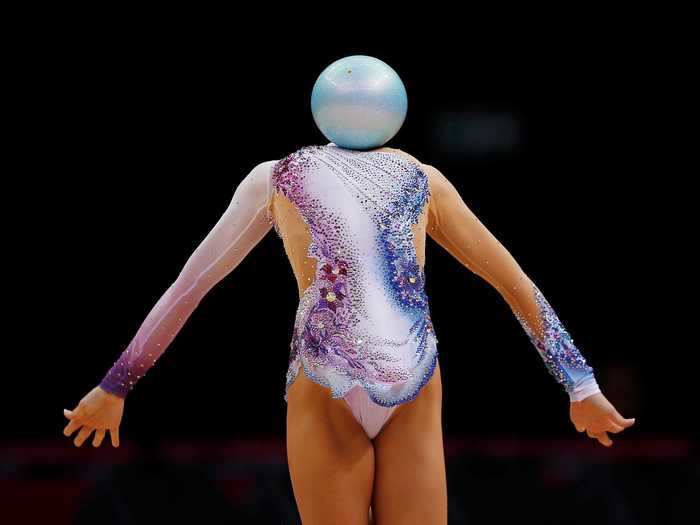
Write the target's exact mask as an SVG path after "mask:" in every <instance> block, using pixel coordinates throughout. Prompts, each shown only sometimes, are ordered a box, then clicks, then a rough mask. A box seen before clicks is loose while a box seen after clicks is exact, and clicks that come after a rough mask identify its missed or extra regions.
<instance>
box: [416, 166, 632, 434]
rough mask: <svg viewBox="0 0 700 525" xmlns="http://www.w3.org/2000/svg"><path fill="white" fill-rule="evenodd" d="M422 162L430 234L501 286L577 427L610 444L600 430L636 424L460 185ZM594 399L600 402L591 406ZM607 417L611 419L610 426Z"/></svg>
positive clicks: (468, 264)
mask: <svg viewBox="0 0 700 525" xmlns="http://www.w3.org/2000/svg"><path fill="white" fill-rule="evenodd" d="M422 166H423V169H424V171H425V172H426V174H427V175H428V180H429V183H430V190H431V200H430V203H429V214H428V227H427V233H428V234H429V235H430V237H431V238H432V239H434V240H435V241H436V242H437V243H438V244H439V245H440V246H442V247H443V248H444V249H445V250H447V251H448V252H449V253H450V254H451V255H452V256H453V257H455V258H456V259H457V260H458V261H459V262H460V263H462V264H463V265H464V266H466V267H467V268H469V269H470V270H471V271H473V272H474V273H475V274H477V275H479V276H480V277H482V278H483V279H485V280H486V281H487V282H488V283H489V284H491V285H492V286H493V287H494V288H496V290H498V292H499V293H500V294H501V296H502V297H503V298H504V299H505V301H506V302H507V303H508V305H509V306H510V308H511V310H512V311H513V313H514V315H515V316H516V318H517V319H518V321H519V322H520V324H521V325H522V327H523V329H524V330H525V332H526V333H527V335H528V337H529V338H530V340H531V342H532V344H533V345H534V346H535V348H536V349H537V351H538V353H539V355H540V357H541V358H542V359H543V360H544V363H545V365H546V367H547V369H548V371H549V373H550V374H551V375H552V376H554V378H555V379H556V381H557V382H558V383H560V384H561V385H562V386H563V387H564V390H565V391H566V392H567V393H568V395H569V400H570V402H571V406H572V407H573V408H572V420H573V421H574V424H575V425H576V427H577V430H579V431H580V432H581V431H583V430H590V431H591V432H593V433H595V436H591V437H599V439H600V440H601V443H603V444H604V445H607V444H608V441H609V439H608V438H607V436H602V435H601V434H600V432H603V431H604V430H610V431H620V430H622V427H623V426H625V425H626V426H629V425H631V424H632V423H631V422H630V421H632V420H625V419H624V418H622V416H620V415H619V414H618V413H617V411H615V409H614V407H612V405H610V404H609V402H607V400H605V397H604V396H603V395H602V393H601V392H600V388H599V386H598V384H597V382H596V378H595V374H594V371H593V368H592V367H591V366H589V364H588V363H587V362H586V359H585V358H584V356H583V355H582V354H581V353H580V352H579V350H578V349H577V348H576V346H575V345H574V342H573V339H572V338H571V336H570V335H569V334H568V332H567V331H566V329H565V328H564V326H563V325H562V323H561V322H560V321H559V319H558V317H557V315H556V313H555V312H554V310H553V309H552V307H551V306H550V305H549V303H548V302H547V300H546V299H545V298H544V296H543V295H542V293H541V291H540V290H539V289H538V287H537V286H536V285H535V284H534V283H533V282H532V280H531V279H530V278H529V277H528V276H527V275H526V274H525V272H524V271H523V270H522V268H521V267H520V265H519V264H518V263H517V262H516V260H515V259H514V258H513V256H512V255H511V254H510V253H509V252H508V250H506V248H505V247H504V246H503V245H502V244H501V243H500V242H499V241H498V240H497V239H496V238H495V237H494V236H493V234H491V232H490V231H489V230H488V229H487V228H486V227H485V226H484V225H483V224H482V223H481V221H480V220H479V219H478V218H477V217H476V216H475V215H474V213H472V211H471V210H470V209H469V208H468V207H467V205H466V203H465V202H464V200H463V199H462V198H461V196H460V194H459V193H458V191H457V189H456V188H455V186H454V185H453V184H452V183H451V182H450V181H449V180H448V179H447V178H446V177H445V176H444V175H443V174H442V173H441V172H440V171H439V170H437V169H436V168H434V167H433V166H430V165H426V164H423V165H422ZM596 394H599V395H597V396H596ZM589 398H590V403H586V407H585V408H584V410H586V411H587V412H586V414H585V417H583V416H582V417H579V416H580V414H578V413H576V411H578V410H580V406H581V405H582V404H583V403H581V402H582V401H584V400H586V399H589ZM594 404H596V406H595V407H593V408H592V409H590V410H589V408H590V405H594ZM618 416H619V417H618ZM608 420H612V421H611V424H610V425H608ZM615 421H616V422H617V423H615V424H614V426H613V424H612V422H615ZM606 425H607V426H606ZM589 435H590V434H589ZM601 436H602V437H601Z"/></svg>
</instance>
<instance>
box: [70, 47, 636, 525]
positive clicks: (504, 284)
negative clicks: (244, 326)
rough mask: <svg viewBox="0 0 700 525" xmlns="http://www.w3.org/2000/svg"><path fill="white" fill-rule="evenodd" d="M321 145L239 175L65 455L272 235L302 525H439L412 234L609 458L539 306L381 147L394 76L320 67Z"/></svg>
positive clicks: (392, 119) (397, 115)
mask: <svg viewBox="0 0 700 525" xmlns="http://www.w3.org/2000/svg"><path fill="white" fill-rule="evenodd" d="M311 101H312V104H311V106H312V111H313V115H314V119H315V121H316V123H317V125H318V126H319V128H320V129H321V131H322V133H323V134H324V135H325V137H326V138H328V139H329V140H331V142H330V143H328V144H325V145H311V146H306V147H303V148H301V149H299V150H297V151H295V152H293V153H291V154H289V155H288V156H286V157H284V158H282V159H278V160H271V161H267V162H262V163H260V164H258V165H257V166H255V167H254V168H253V169H252V170H251V171H250V172H249V173H248V174H247V175H246V176H245V177H244V178H243V180H242V181H241V182H240V184H239V185H238V186H237V188H236V190H235V192H234V193H233V198H232V200H231V202H230V204H229V205H228V207H227V209H226V210H225V212H224V213H223V215H222V216H221V218H220V219H219V221H218V222H217V223H216V224H215V225H214V227H213V229H212V230H211V231H210V232H209V233H208V235H207V236H206V238H205V239H204V240H203V241H202V242H201V244H200V245H199V246H198V247H197V248H196V249H195V250H194V252H193V253H192V255H191V256H190V258H189V259H188V261H187V263H186V264H185V266H184V268H183V269H182V271H181V272H180V274H179V276H178V277H177V279H176V280H175V281H174V282H173V283H172V285H171V286H170V287H169V288H168V289H167V291H166V292H165V293H164V294H163V295H162V297H161V298H160V299H159V300H158V301H157V303H156V304H155V306H154V307H153V308H152V310H151V311H150V313H149V314H148V316H147V317H146V319H145V320H144V322H143V324H142V325H141V327H140V328H139V330H138V331H137V333H136V335H135V336H134V338H133V340H132V341H131V343H130V344H129V345H128V347H127V348H126V349H125V350H124V351H123V352H122V354H121V355H120V357H119V359H118V360H117V361H116V362H115V363H114V365H113V366H112V367H111V369H110V370H109V371H108V372H107V374H106V375H105V376H104V377H103V379H102V380H101V382H100V383H99V384H98V386H96V387H95V388H93V389H92V390H91V391H90V392H88V393H87V394H86V395H85V396H84V397H83V398H82V399H81V400H80V402H79V404H78V405H77V407H76V408H75V409H73V410H64V414H65V416H66V418H68V419H69V422H68V424H67V426H66V427H65V429H64V434H65V435H66V436H71V435H72V434H73V433H74V432H75V431H76V430H79V432H78V434H77V436H76V437H75V439H74V444H75V445H76V446H81V445H82V444H83V442H85V441H86V440H87V439H88V438H89V437H90V436H91V434H92V433H93V432H94V437H93V441H92V443H93V445H94V446H100V444H101V443H102V441H103V439H104V437H105V435H106V432H107V431H109V433H110V437H111V442H112V445H113V446H115V447H116V446H119V425H120V423H121V419H122V415H123V410H124V401H125V398H126V397H127V394H128V393H129V392H130V391H131V390H132V389H133V387H134V385H135V384H136V383H137V382H138V381H139V380H140V379H141V378H142V377H143V376H144V374H145V373H146V372H147V371H148V370H149V369H150V368H151V367H152V366H153V364H154V363H155V361H156V360H157V359H158V358H159V357H160V356H161V355H162V354H163V352H164V351H165V350H166V348H167V347H168V346H169V344H170V343H171V341H172V340H173V339H174V337H175V336H176V334H177V333H178V332H179V330H180V329H181V328H182V326H183V325H184V324H185V322H186V321H187V319H188V318H189V316H190V315H191V314H192V312H193V311H194V309H195V308H196V307H197V306H198V304H199V303H200V301H201V300H202V299H203V298H204V296H205V295H206V294H207V293H208V292H209V290H211V288H212V287H213V286H215V285H216V284H217V283H218V282H219V281H221V280H222V279H223V278H224V277H225V276H227V275H228V274H229V273H231V272H232V271H233V270H234V269H235V268H236V267H237V266H238V265H239V264H240V262H241V261H242V260H243V259H244V258H245V257H246V256H247V255H248V253H249V252H250V251H251V250H252V249H253V248H254V247H255V246H256V245H257V244H258V243H259V242H260V240H262V239H263V237H265V236H266V235H267V233H268V232H270V231H271V230H273V229H274V231H275V232H276V234H277V235H278V236H279V237H280V238H281V239H282V243H283V247H284V250H285V252H286V256H287V258H288V260H289V262H290V264H291V266H292V270H293V273H294V276H295V278H296V281H297V285H298V290H299V306H298V308H297V312H296V318H295V321H294V326H293V331H292V337H291V342H290V347H289V366H288V369H287V375H286V387H285V391H284V400H285V401H286V405H287V428H286V430H287V435H286V445H287V456H288V463H289V472H290V476H291V481H292V487H293V491H294V496H295V499H296V502H297V506H298V509H299V513H300V516H301V518H302V521H303V523H304V524H305V525H314V524H323V525H326V524H329V523H336V524H367V523H372V522H376V523H380V524H397V525H399V524H400V525H407V524H412V523H416V524H421V525H427V524H443V525H444V524H446V523H447V486H446V475H445V460H444V452H443V437H442V414H441V412H442V384H441V378H440V366H439V362H438V348H437V342H438V339H437V336H436V333H435V328H434V326H433V323H432V320H431V316H430V308H429V301H428V297H427V295H426V292H425V281H426V274H425V271H424V267H425V240H426V234H428V235H430V237H431V238H432V239H433V240H435V241H436V242H437V243H438V244H439V245H440V246H442V247H443V248H444V249H445V250H447V251H448V252H449V253H450V254H451V255H452V256H453V257H454V258H455V259H456V260H457V261H459V262H460V263H461V264H462V265H464V266H465V267H467V268H468V269H469V270H471V271H472V272H474V273H476V274H477V275H479V276H480V277H482V278H483V279H485V280H486V281H487V282H488V283H490V284H491V285H492V286H493V287H494V288H495V289H496V290H497V291H498V292H499V293H500V294H501V295H502V297H503V299H504V300H505V301H506V302H507V304H508V305H509V306H510V308H511V309H512V311H513V314H514V315H515V317H516V318H517V319H518V321H519V323H520V324H521V325H522V327H523V329H524V330H525V332H526V333H527V335H528V337H529V338H530V340H531V341H532V344H533V345H534V346H535V348H536V349H537V352H538V354H539V355H540V357H541V358H542V360H543V361H544V364H545V365H546V367H547V369H548V371H549V372H550V373H551V375H552V376H553V377H554V378H555V380H556V381H557V382H558V383H560V384H561V385H562V387H563V388H564V390H565V392H566V393H567V394H568V396H569V399H570V418H571V421H572V423H573V424H574V427H575V428H576V430H577V431H579V432H584V431H585V432H586V434H587V435H588V436H589V437H591V438H594V439H597V440H598V441H599V442H600V443H601V444H603V445H605V446H611V445H612V440H611V439H610V437H609V436H608V432H611V433H618V432H621V431H622V430H623V429H625V428H627V427H630V426H631V425H632V424H633V423H634V419H633V418H624V417H622V416H621V415H620V413H619V412H618V411H617V410H616V409H615V407H614V406H613V405H612V404H611V403H610V402H609V401H608V400H607V399H606V398H605V396H604V395H603V393H602V392H601V390H600V388H599V386H598V384H597V382H596V378H595V375H594V370H593V368H592V367H591V366H590V365H589V364H588V363H587V362H586V360H585V358H584V357H583V356H582V354H581V353H580V352H579V350H578V349H577V348H576V346H575V345H574V343H573V340H572V339H571V337H570V335H569V334H568V332H567V331H566V329H565V328H564V326H563V325H562V323H561V322H560V320H559V319H558V317H557V315H556V314H555V312H554V310H553V309H552V307H551V306H550V304H549V303H548V302H547V300H546V299H545V297H544V296H543V294H542V292H541V291H540V290H539V289H538V287H537V286H536V285H535V284H534V283H533V281H532V280H531V279H530V278H529V277H528V276H527V275H526V274H525V273H524V272H523V270H522V269H521V268H520V266H519V265H518V263H517V262H516V261H515V260H514V259H513V257H512V256H511V254H510V253H509V252H508V251H507V250H506V248H505V247H504V246H503V245H502V244H501V243H500V242H499V241H498V240H497V239H496V238H495V237H494V236H493V235H492V233H491V232H490V231H489V230H488V229H487V228H486V227H485V226H484V225H483V224H482V223H481V222H480V221H479V219H478V218H477V217H476V216H475V215H474V213H472V211H471V210H470V209H469V208H468V207H467V205H466V203H465V202H464V201H463V199H462V198H461V196H460V194H459V193H458V191H457V189H456V188H455V186H454V185H453V184H452V183H451V182H450V181H449V180H448V179H447V177H446V176H445V175H443V174H442V173H441V172H440V171H439V170H438V169H437V168H435V167H433V166H431V165H428V164H424V163H422V162H420V160H418V159H417V158H415V157H413V156H412V155H409V154H408V153H405V152H404V151H402V150H399V149H393V148H389V147H385V146H384V144H386V143H387V142H388V141H389V140H390V139H391V138H392V137H393V136H394V135H395V134H396V133H397V132H398V130H399V128H400V127H401V125H402V124H403V121H404V119H405V114H406V107H407V103H406V92H405V88H404V85H403V83H402V82H401V79H400V78H399V77H398V75H397V74H396V72H395V71H394V70H393V69H392V68H390V67H389V66H388V65H387V64H385V63H384V62H382V61H380V60H377V59H375V58H372V57H367V56H362V55H355V56H351V57H345V58H343V59H341V60H338V61H336V62H334V63H333V64H331V65H330V66H328V67H327V68H326V69H325V70H324V71H323V73H322V74H321V75H320V76H319V78H318V80H317V82H316V84H315V85H314V89H313V92H312V99H311Z"/></svg>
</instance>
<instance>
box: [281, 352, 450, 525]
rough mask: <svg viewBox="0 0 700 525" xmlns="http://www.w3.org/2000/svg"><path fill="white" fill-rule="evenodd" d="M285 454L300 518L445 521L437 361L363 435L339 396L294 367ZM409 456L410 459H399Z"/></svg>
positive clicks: (309, 523) (362, 523) (311, 524)
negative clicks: (408, 395)
mask: <svg viewBox="0 0 700 525" xmlns="http://www.w3.org/2000/svg"><path fill="white" fill-rule="evenodd" d="M287 456H288V461H289V471H290V475H291V480H292V487H293V489H294V496H295V499H296V501H297V506H298V508H299V513H300V515H301V519H302V522H303V523H304V525H315V524H326V523H337V524H339V525H341V524H342V525H346V524H347V525H356V524H357V525H367V524H368V523H371V522H370V521H369V519H368V516H369V507H370V505H371V506H372V514H373V517H374V520H375V522H376V523H378V524H384V523H386V524H393V523H395V524H406V525H411V524H414V523H415V524H426V525H433V524H436V525H443V524H445V523H447V480H446V475H445V459H444V451H443V441H442V382H441V376H440V368H439V365H438V366H436V368H435V372H434V374H433V376H432V378H431V379H430V380H429V381H428V383H426V384H425V386H424V387H423V388H422V389H421V391H420V392H419V394H418V396H417V397H416V398H415V399H414V400H413V401H411V402H408V403H404V404H402V405H399V406H398V407H397V409H396V410H395V411H394V412H393V413H392V415H391V417H390V419H389V420H388V421H387V423H386V424H385V426H384V427H383V428H382V430H381V431H380V432H379V434H378V435H377V436H376V437H375V438H374V439H373V440H370V439H369V438H368V437H367V434H366V433H365V431H364V429H363V428H362V426H361V425H360V424H359V423H358V422H357V420H356V419H355V417H354V416H353V415H352V411H351V410H350V407H349V406H348V404H347V403H346V402H345V400H343V399H333V398H332V397H331V396H330V395H329V390H328V389H327V388H326V387H323V386H321V385H318V384H316V383H314V382H313V381H311V380H310V379H309V378H308V377H306V375H305V374H304V372H303V369H301V368H300V370H299V374H298V375H297V377H296V379H295V380H294V383H292V385H291V386H290V387H289V395H288V403H287ZM407 458H410V461H407Z"/></svg>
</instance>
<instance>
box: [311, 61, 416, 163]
mask: <svg viewBox="0 0 700 525" xmlns="http://www.w3.org/2000/svg"><path fill="white" fill-rule="evenodd" d="M407 108H408V98H407V96H406V88H405V87H404V85H403V82H402V81H401V78H399V75H398V74H397V73H396V71H394V70H393V69H392V68H391V67H389V65H388V64H386V63H384V62H382V61H381V60H379V59H377V58H374V57H370V56H366V55H353V56H348V57H345V58H341V59H340V60H336V61H335V62H333V63H332V64H331V65H330V66H328V67H327V68H326V69H324V70H323V72H322V73H321V74H320V75H319V77H318V79H317V80H316V83H315V84H314V88H313V91H312V93H311V112H312V113H313V116H314V121H315V122H316V125H317V126H318V128H319V129H320V130H321V133H323V134H324V135H325V137H326V138H327V139H328V140H330V141H331V142H334V143H335V144H336V145H337V146H339V147H341V148H347V149H358V150H367V149H374V148H379V147H381V146H383V145H384V144H385V143H387V142H388V141H389V140H390V139H391V138H392V137H394V135H396V133H397V132H398V131H399V129H400V128H401V125H402V124H403V122H404V120H405V119H406V110H407Z"/></svg>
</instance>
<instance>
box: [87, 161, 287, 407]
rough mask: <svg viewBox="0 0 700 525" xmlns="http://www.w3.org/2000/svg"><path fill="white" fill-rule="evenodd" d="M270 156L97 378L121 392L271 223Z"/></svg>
mask: <svg viewBox="0 0 700 525" xmlns="http://www.w3.org/2000/svg"><path fill="white" fill-rule="evenodd" d="M274 164H275V161H268V162H263V163H261V164H258V165H257V166H255V167H254V168H253V169H252V170H251V171H250V172H249V173H248V175H247V176H246V177H245V178H244V179H243V180H242V181H241V182H240V184H239V185H238V187H237V188H236V189H235V191H234V193H233V198H232V199H231V202H230V204H229V205H228V207H227V208H226V210H225V211H224V213H223V215H222V216H221V218H220V219H219V220H218V222H217V223H216V224H215V225H214V227H213V229H212V230H211V231H210V232H209V233H208V234H207V236H206V237H205V238H204V240H203V241H202V242H201V243H200V244H199V246H198V247H197V248H196V249H195V250H194V252H193V253H192V255H190V257H189V259H188V260H187V262H186V263H185V265H184V267H183V268H182V270H181V271H180V274H179V275H178V277H177V278H176V279H175V281H174V282H173V283H172V284H171V285H170V287H169V288H168V289H167V290H166V291H165V293H164V294H163V295H162V296H161V297H160V299H159V300H158V301H157V303H156V304H155V306H154V307H153V308H152V310H151V311H150V312H149V314H148V315H147V316H146V318H145V320H144V321H143V323H142V324H141V327H140V328H139V329H138V331H137V333H136V335H135V336H134V338H133V339H132V341H131V342H130V343H129V345H128V346H127V348H126V349H125V350H124V351H123V352H122V354H121V355H120V357H119V359H118V360H117V361H116V362H115V363H114V365H113V366H112V367H111V369H110V370H109V371H108V372H107V374H106V375H105V376H104V378H103V379H102V381H101V382H100V386H101V387H102V388H103V389H104V390H106V391H108V392H111V393H113V394H115V395H117V396H119V397H122V398H125V397H126V395H127V394H128V393H129V392H130V391H131V390H132V388H133V387H134V385H135V384H136V382H137V381H138V380H139V379H140V378H141V377H143V375H144V374H145V373H146V372H147V371H148V370H149V369H150V368H151V367H152V366H153V364H154V363H155V361H156V360H157V359H158V358H159V357H160V356H161V355H162V354H163V352H164V351H165V350H166V348H167V347H168V345H169V344H170V343H171V342H172V340H173V339H174V338H175V336H176V335H177V333H178V332H179V330H180V329H181V328H182V326H183V325H184V324H185V322H186V321H187V319H188V318H189V317H190V315H191V314H192V312H193V311H194V310H195V308H196V307H197V306H198V305H199V303H200V301H201V300H202V298H203V297H204V296H205V295H206V294H207V293H208V292H209V290H211V289H212V288H213V287H214V285H216V284H217V283H218V282H219V281H221V280H222V279H223V278H224V277H225V276H226V275H228V274H229V273H230V272H231V271H233V270H234V269H235V268H236V266H238V264H240V262H241V261H242V260H243V259H244V258H245V256H246V255H247V254H248V253H249V252H250V251H251V250H252V249H253V247H255V245H256V244H258V243H259V242H260V240H262V239H263V237H265V235H266V234H267V233H268V231H269V230H270V229H271V228H272V225H271V223H270V221H269V215H268V208H267V207H268V204H269V200H270V198H271V195H272V180H271V176H272V167H273V165H274Z"/></svg>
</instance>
